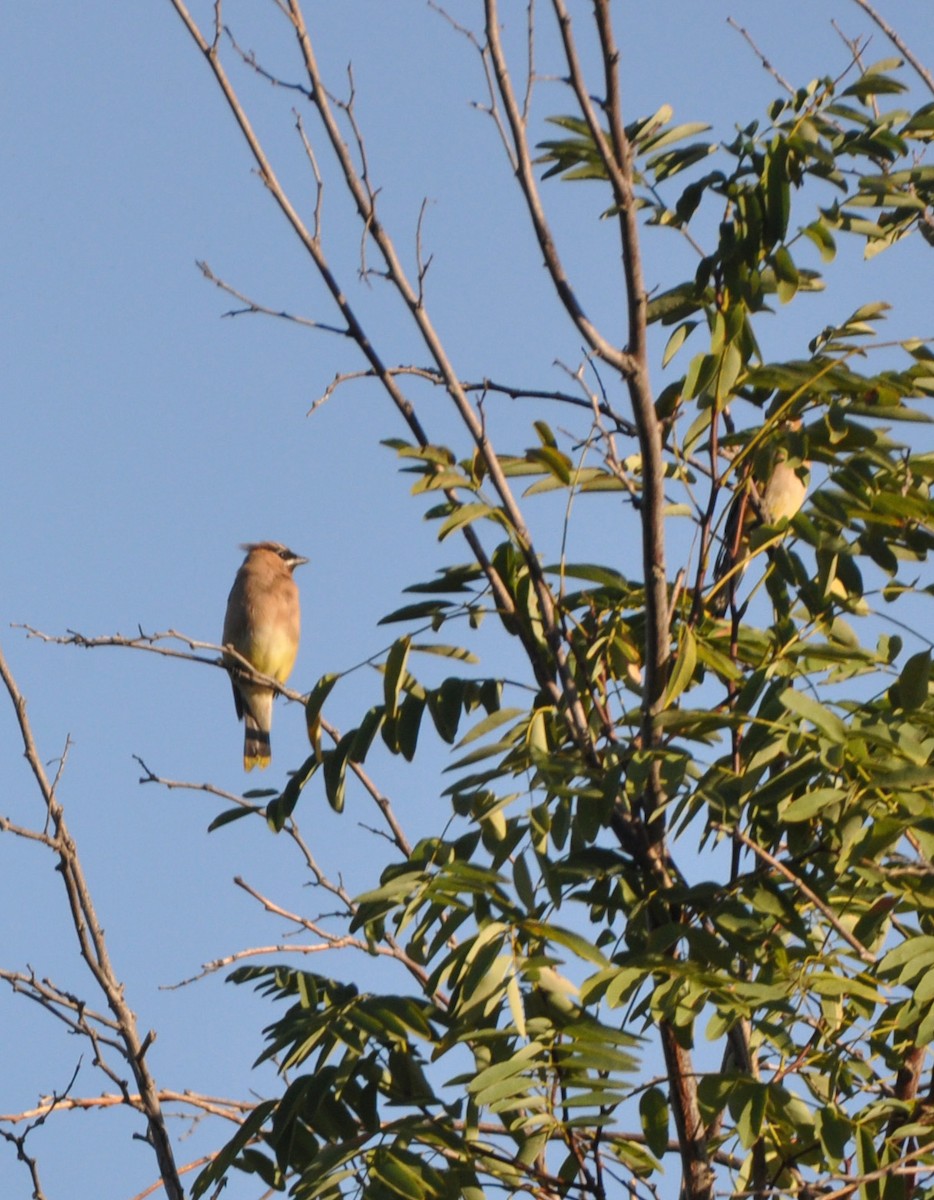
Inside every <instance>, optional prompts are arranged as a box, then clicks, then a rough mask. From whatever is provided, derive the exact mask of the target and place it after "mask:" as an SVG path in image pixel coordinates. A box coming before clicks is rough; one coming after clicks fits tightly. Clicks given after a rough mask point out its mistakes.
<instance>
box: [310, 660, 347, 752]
mask: <svg viewBox="0 0 934 1200" xmlns="http://www.w3.org/2000/svg"><path fill="white" fill-rule="evenodd" d="M338 679H340V675H338V674H336V673H334V674H330V675H322V676H321V678H320V679H319V680H318V682H317V683H316V684H315V686H314V687H313V688H312V690H311V694H310V695H309V697H308V699H307V700H306V701H305V725H306V727H307V729H308V738H309V741H310V742H311V744H312V745H314V744H315V741H316V738H317V728H318V717H319V715H320V713H321V709H322V707H323V705H324V702H325V700H327V698H328V696H329V695H330V694H331V690H332V689H333V687H334V685H335V683H337V681H338Z"/></svg>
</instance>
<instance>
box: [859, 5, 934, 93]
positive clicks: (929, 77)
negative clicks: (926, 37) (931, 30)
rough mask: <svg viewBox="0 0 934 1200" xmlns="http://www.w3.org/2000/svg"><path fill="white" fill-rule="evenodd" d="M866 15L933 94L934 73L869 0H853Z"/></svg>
mask: <svg viewBox="0 0 934 1200" xmlns="http://www.w3.org/2000/svg"><path fill="white" fill-rule="evenodd" d="M853 3H854V4H856V5H857V6H858V7H859V8H861V9H862V10H863V12H864V13H866V15H867V16H868V17H869V18H870V19H871V20H872V21H874V22H875V23H876V25H878V26H879V28H880V29H881V30H882V32H883V33H884V34H885V36H886V37H887V38H888V39H889V41H890V42H891V43H892V45H893V46H894V47H895V48H896V50H898V52H899V54H901V55H903V56H904V59H905V61H906V62H908V63H910V64H911V65H912V66H913V67H914V69H915V70H916V71H917V73H918V74H919V75H920V76H921V78H922V79H923V80H924V82H925V84H926V85H927V89H928V91H929V92H931V93H932V94H934V74H932V73H931V72H930V71H929V70H928V68H927V67H926V66H925V65H924V63H922V62H921V60H920V59H919V58H918V56H917V55H916V54H914V53H913V51H912V49H911V47H910V46H909V45H908V44H907V43H906V42H905V40H904V38H902V37H901V36H900V35H899V34H898V32H897V31H896V30H895V29H893V28H892V26H891V25H890V24H889V23H888V21H886V20H885V18H884V17H883V16H882V14H881V13H878V12H877V11H876V10H875V8H873V6H872V5H871V4H870V3H869V0H853Z"/></svg>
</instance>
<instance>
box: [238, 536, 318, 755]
mask: <svg viewBox="0 0 934 1200" xmlns="http://www.w3.org/2000/svg"><path fill="white" fill-rule="evenodd" d="M241 549H242V550H246V552H247V554H246V558H245V559H244V560H243V565H242V566H241V567H240V570H239V571H238V572H237V578H236V579H235V580H234V584H233V587H232V588H231V589H230V596H229V597H228V599H227V615H226V617H225V618H224V636H223V639H222V641H223V645H224V646H225V648H226V647H228V646H229V647H232V648H233V649H234V650H236V651H237V653H238V654H240V655H242V656H243V657H244V658H245V659H246V660H247V662H249V663H250V664H251V665H252V666H253V667H254V668H255V669H256V670H257V671H259V672H260V673H261V674H263V675H269V676H271V677H272V678H273V679H276V680H278V682H279V683H285V681H286V680H287V679H288V677H289V672H290V671H291V670H292V667H293V665H294V663H295V655H296V654H297V653H298V638H299V629H300V616H299V604H298V587H297V585H296V583H295V580H294V579H293V578H292V572H293V571H294V570H295V568H296V567H300V566H301V565H302V563H306V562H308V559H307V558H302V556H301V555H300V554H295V553H293V552H292V551H291V550H289V549H288V548H287V547H286V546H283V545H281V544H280V543H279V542H248V543H244V545H243V546H241ZM224 661H225V663H226V665H227V670H228V672H229V674H230V682H231V684H232V685H233V694H234V704H235V705H236V708H237V717H238V719H240V718H242V720H243V725H244V730H243V769H244V770H245V771H250V770H252V769H253V767H268V766H269V760H270V749H269V730H270V728H271V727H272V701H273V697H274V695H275V693H274V691H273V689H272V688H270V687H264V686H263V685H262V684H260V683H254V682H252V681H251V680H249V679H247V678H246V677H245V674H244V670H243V665H242V663H238V662H237V660H236V659H235V658H233V657H231V656H230V655H229V654H225V655H224Z"/></svg>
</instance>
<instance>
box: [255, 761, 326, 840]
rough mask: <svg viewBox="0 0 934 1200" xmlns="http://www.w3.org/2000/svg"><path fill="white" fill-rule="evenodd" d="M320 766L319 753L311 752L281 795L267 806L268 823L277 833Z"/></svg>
mask: <svg viewBox="0 0 934 1200" xmlns="http://www.w3.org/2000/svg"><path fill="white" fill-rule="evenodd" d="M318 766H319V760H318V756H317V754H310V755H309V756H308V758H306V759H305V761H304V762H303V763H302V765H301V766H300V767H299V769H298V770H297V771H294V772H293V774H292V777H291V778H290V779H289V782H288V783H287V784H286V785H285V787H284V788H283V789H282V793H281V795H279V796H278V797H277V798H276V799H275V800H271V801H270V802H269V804H268V805H267V806H266V823H267V825H268V826H269V828H270V829H272V830H273V831H274V832H275V833H279V832H280V831H281V830H282V828H283V827H284V826H285V823H286V821H287V820H288V818H289V817H290V816H291V815H292V811H293V809H294V808H295V805H296V804H297V803H298V798H299V796H300V795H301V794H302V789H303V788H304V787H305V784H306V783H307V782H308V780H309V779H311V777H312V775H314V773H315V771H317V769H318Z"/></svg>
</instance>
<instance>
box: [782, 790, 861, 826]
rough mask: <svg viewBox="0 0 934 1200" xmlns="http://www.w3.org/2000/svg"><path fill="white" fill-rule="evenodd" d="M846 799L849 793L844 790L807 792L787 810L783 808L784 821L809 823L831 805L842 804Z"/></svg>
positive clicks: (793, 801)
mask: <svg viewBox="0 0 934 1200" xmlns="http://www.w3.org/2000/svg"><path fill="white" fill-rule="evenodd" d="M846 797H847V792H846V790H845V789H844V788H833V787H825V788H814V789H813V790H812V791H810V792H805V793H804V795H803V796H799V797H798V798H797V799H796V800H792V802H791V803H790V804H789V805H788V807H787V808H783V809H782V810H781V812H782V820H784V821H790V822H795V821H809V820H810V819H811V818H812V817H816V816H817V814H818V813H819V812H821V811H822V810H823V809H825V808H828V807H829V806H830V805H831V804H840V803H841V802H842V801H844V800H845V799H846Z"/></svg>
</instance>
